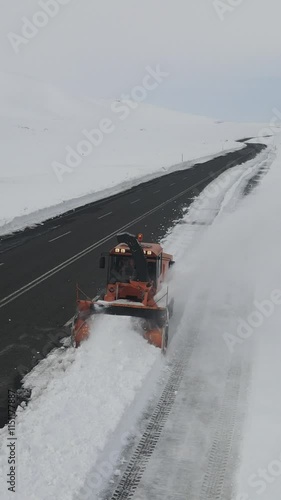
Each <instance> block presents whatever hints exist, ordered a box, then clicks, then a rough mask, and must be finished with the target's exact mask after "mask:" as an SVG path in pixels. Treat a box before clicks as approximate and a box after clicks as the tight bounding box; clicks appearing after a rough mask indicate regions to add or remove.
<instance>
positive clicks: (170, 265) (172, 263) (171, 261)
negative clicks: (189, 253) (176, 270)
mask: <svg viewBox="0 0 281 500" xmlns="http://www.w3.org/2000/svg"><path fill="white" fill-rule="evenodd" d="M174 264H175V261H174V260H170V262H169V268H171V267H173V266H174Z"/></svg>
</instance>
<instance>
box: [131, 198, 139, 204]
mask: <svg viewBox="0 0 281 500" xmlns="http://www.w3.org/2000/svg"><path fill="white" fill-rule="evenodd" d="M138 201H141V199H140V198H138V199H137V200H134V201H131V202H130V203H131V205H133V204H134V203H138Z"/></svg>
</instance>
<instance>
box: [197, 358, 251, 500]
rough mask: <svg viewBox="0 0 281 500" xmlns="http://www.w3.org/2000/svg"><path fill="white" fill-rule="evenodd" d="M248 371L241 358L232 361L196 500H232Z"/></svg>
mask: <svg viewBox="0 0 281 500" xmlns="http://www.w3.org/2000/svg"><path fill="white" fill-rule="evenodd" d="M248 381H249V368H248V367H247V366H246V365H245V364H244V363H243V361H241V359H235V360H233V362H232V364H231V366H230V369H229V371H228V376H227V380H226V385H225V392H224V398H223V401H222V405H221V408H220V412H219V415H218V420H217V426H216V430H215V434H214V440H213V443H212V445H211V448H210V451H209V454H208V458H207V466H206V474H205V477H204V480H203V484H202V488H201V495H200V500H224V499H226V498H232V495H231V493H232V491H231V490H232V478H233V472H234V471H235V466H236V464H237V452H238V447H239V441H240V438H241V432H242V427H243V420H244V413H243V409H245V406H246V405H245V403H246V401H245V399H246V397H247V396H246V394H247V385H248Z"/></svg>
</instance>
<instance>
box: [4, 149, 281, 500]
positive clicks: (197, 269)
mask: <svg viewBox="0 0 281 500" xmlns="http://www.w3.org/2000/svg"><path fill="white" fill-rule="evenodd" d="M275 155H276V153H275V150H274V148H273V147H272V146H271V147H270V148H269V149H268V150H267V151H264V152H262V153H261V154H260V155H259V156H258V157H257V158H256V159H255V160H253V161H251V162H248V163H247V164H245V165H241V166H239V167H235V168H234V169H232V170H231V171H230V172H226V173H225V174H223V175H222V176H221V177H220V178H219V179H217V180H216V181H214V182H213V183H212V184H211V185H210V186H208V187H207V188H206V190H205V191H204V192H203V193H202V195H201V196H200V197H199V198H198V199H196V200H195V202H194V203H193V205H192V207H191V208H190V210H188V212H187V213H186V215H185V217H184V219H183V221H180V223H179V224H178V225H177V226H176V227H175V228H174V229H173V230H172V231H171V232H170V234H169V235H168V236H167V237H166V238H165V241H164V244H165V250H166V251H168V252H171V253H173V254H174V255H175V258H176V260H177V263H178V266H176V268H175V271H174V277H173V280H172V283H171V286H172V287H173V289H174V293H175V296H176V299H177V300H176V303H177V311H178V313H179V314H182V315H183V319H182V325H184V326H185V328H186V326H188V330H187V333H188V331H190V330H189V329H191V328H196V326H197V327H198V325H200V329H201V330H202V331H203V332H205V337H206V340H207V342H206V344H204V343H203V344H202V345H201V348H202V353H203V352H205V351H206V350H208V353H207V354H209V355H210V356H209V357H208V362H207V364H206V367H207V369H206V372H205V376H209V377H213V378H212V383H213V389H215V387H216V385H215V383H216V382H215V381H216V378H215V377H214V373H215V370H216V369H217V366H219V364H220V363H221V362H222V360H223V365H226V364H227V360H228V359H229V357H230V356H231V354H232V352H231V349H232V348H234V352H236V351H235V349H236V343H234V347H233V345H232V344H229V342H228V341H227V340H226V337H225V334H228V335H232V336H233V338H235V339H236V340H237V339H238V341H237V348H238V347H239V349H240V350H242V353H243V351H244V350H245V354H246V357H248V359H249V363H252V364H253V379H252V384H251V391H250V396H249V409H248V416H247V422H246V425H245V434H244V440H243V446H242V452H241V457H240V470H239V474H238V477H237V488H236V491H237V498H235V500H238V499H239V500H252V499H254V498H256V495H257V490H255V489H254V488H253V487H249V486H248V484H247V481H248V478H249V476H250V475H251V474H258V471H259V468H264V467H269V468H270V471H271V469H272V462H273V461H274V460H280V454H281V450H280V442H281V439H280V438H281V431H280V422H279V421H280V410H281V407H280V402H279V397H278V396H279V381H280V375H281V373H280V371H281V368H280V361H279V351H280V345H279V344H280V340H279V338H280V333H279V329H280V328H279V325H280V320H281V317H280V315H281V309H280V307H281V306H280V307H277V306H276V307H275V308H274V314H272V315H271V317H269V318H264V320H263V322H262V325H261V328H260V329H259V330H258V329H256V330H255V331H254V332H253V334H252V335H251V336H250V338H249V339H246V340H245V341H243V342H241V338H240V339H239V337H237V331H238V327H239V322H240V321H241V320H244V321H245V320H246V321H247V320H248V318H249V315H251V313H252V312H253V311H254V310H255V309H254V308H255V304H254V303H255V301H256V300H258V301H259V302H261V301H263V300H268V299H269V298H270V297H271V296H272V292H273V291H274V290H278V289H280V288H281V286H280V283H281V271H280V266H279V256H280V250H281V233H280V231H279V219H280V210H281V206H280V205H281V199H280V181H281V173H280V172H281V171H280V160H281V142H280V144H279V143H278V154H277V157H276V159H275ZM272 163H273V165H272ZM271 165H272V166H271ZM261 167H262V168H264V169H265V170H266V169H268V168H269V167H271V168H270V170H269V173H267V175H266V176H265V177H264V178H263V179H262V182H261V185H260V186H259V187H258V188H257V189H256V190H255V191H254V192H253V194H251V195H249V196H248V197H247V198H245V199H243V198H242V193H243V189H244V187H245V185H246V183H247V180H248V179H249V177H250V176H252V175H253V174H255V173H257V172H258V171H259V170H260V168H261ZM181 328H182V327H181ZM176 338H177V335H176V334H175V339H176ZM227 338H229V337H227ZM203 340H204V337H203ZM235 342H236V341H235ZM204 346H205V347H204ZM230 346H231V347H230ZM213 359H214V360H215V363H214V364H212V363H213ZM205 361H206V360H205ZM161 365H162V363H161V355H160V351H159V350H157V349H155V348H154V347H152V346H149V345H148V344H147V343H146V342H145V341H144V340H143V339H142V338H141V337H140V336H138V335H137V334H136V332H133V331H132V329H131V328H130V325H129V323H128V321H127V320H126V319H122V318H117V319H113V318H100V319H98V320H97V321H96V324H95V326H94V335H92V337H91V338H90V340H89V341H88V342H87V343H85V344H83V345H82V347H81V349H79V350H78V351H74V350H73V349H69V350H67V351H56V352H54V353H53V354H51V355H50V356H48V358H47V359H46V360H44V361H43V362H41V363H40V364H39V365H38V366H37V367H36V368H35V369H34V370H33V372H32V373H31V374H30V375H29V376H28V377H27V379H26V386H27V387H28V386H29V387H32V388H33V397H32V400H31V402H30V404H29V405H28V407H27V408H26V409H25V410H23V411H21V412H20V413H19V415H18V418H17V427H16V429H17V430H16V433H17V438H18V441H17V456H18V464H17V467H18V478H17V481H18V491H20V498H21V500H25V499H28V500H38V499H39V498H40V500H47V499H48V500H49V499H50V498H59V499H60V500H66V499H67V500H71V499H74V498H80V497H79V495H80V493H79V492H81V491H82V490H83V488H84V487H85V481H86V485H87V486H86V493H85V496H83V498H87V496H86V495H87V492H88V496H89V497H90V493H91V491H92V490H91V488H92V489H93V488H94V487H95V485H94V484H92V483H91V484H90V485H89V483H88V482H87V475H89V476H90V477H92V475H93V474H94V471H95V464H97V463H98V462H99V460H100V456H101V455H102V454H103V453H104V450H105V449H106V447H107V446H108V443H109V442H110V440H111V438H112V436H113V435H114V433H115V432H117V429H118V427H119V426H120V422H122V420H123V419H124V418H125V419H128V421H129V425H130V419H131V407H132V405H133V404H134V403H135V402H136V401H137V400H138V397H139V395H140V393H141V392H142V393H143V394H142V405H143V406H144V405H145V403H146V402H147V400H148V398H149V397H150V396H151V391H152V390H153V388H152V386H153V384H151V378H150V377H151V376H153V377H154V378H155V377H156V375H155V373H156V374H159V373H160V367H161ZM193 369H194V370H195V369H196V366H195V367H193ZM155 370H156V372H155ZM198 370H200V366H198ZM153 374H154V375H153ZM201 375H202V373H201ZM156 378H157V377H156ZM0 437H1V445H0V471H1V472H0V492H1V493H0V499H1V500H2V498H3V500H4V499H5V500H6V499H7V498H9V497H8V496H7V493H6V491H7V490H6V478H5V471H6V469H7V447H6V443H7V441H6V438H7V428H5V429H3V430H2V431H0ZM123 444H124V443H123ZM121 447H122V446H121V444H119V446H118V447H117V448H116V449H115V450H113V451H116V453H117V454H118V452H119V451H120V449H121ZM111 468H112V464H111ZM273 469H274V466H273ZM274 471H275V476H274V479H273V472H272V471H271V472H270V474H271V475H270V476H269V480H268V483H267V484H266V492H265V496H264V498H266V499H267V500H276V498H279V497H280V491H281V479H280V478H281V472H280V475H277V476H276V463H275V469H274ZM89 476H88V477H89ZM89 487H90V490H89ZM260 487H261V485H260ZM239 492H241V495H240V493H239ZM77 495H78V496H77ZM83 495H84V493H83ZM239 495H240V497H239ZM245 495H246V496H245ZM247 495H248V496H247ZM261 498H262V496H261Z"/></svg>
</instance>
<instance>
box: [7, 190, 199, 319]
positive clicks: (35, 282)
mask: <svg viewBox="0 0 281 500" xmlns="http://www.w3.org/2000/svg"><path fill="white" fill-rule="evenodd" d="M201 182H202V180H201V181H200V182H198V183H197V184H195V185H194V186H193V188H194V187H196V186H197V185H198V184H201ZM190 189H191V188H190V187H188V188H187V189H185V190H184V191H181V192H180V193H178V194H176V195H175V196H173V197H172V198H170V199H168V200H166V201H164V202H163V203H160V204H159V205H157V206H156V207H154V208H152V209H151V210H148V212H145V213H144V214H142V215H140V216H139V217H137V218H136V219H133V220H131V221H130V222H128V224H125V226H122V227H120V228H118V229H116V230H115V231H113V232H112V233H110V234H109V235H107V236H105V237H104V238H102V239H101V240H99V241H97V242H95V243H93V244H92V245H90V246H89V247H87V248H84V250H81V252H78V253H77V254H75V255H73V256H72V257H70V258H69V259H67V260H65V261H64V262H61V264H59V265H58V266H56V267H53V269H50V270H49V271H47V272H46V273H44V274H42V275H41V276H38V278H36V279H35V280H33V281H31V282H30V283H27V284H26V285H24V286H22V287H21V288H19V289H18V290H15V291H14V292H13V293H11V294H10V295H7V297H4V298H3V299H1V300H0V309H1V308H2V307H4V306H6V305H7V304H9V303H10V302H12V301H13V300H15V299H17V298H18V297H20V296H21V295H23V294H24V293H26V292H28V291H29V290H31V289H32V288H34V287H36V286H37V285H39V284H40V283H42V282H43V281H45V280H47V279H49V278H51V276H53V275H54V274H57V273H58V272H59V271H61V270H62V269H64V268H66V267H68V266H69V265H71V264H73V262H76V261H77V260H79V259H81V258H82V257H84V256H85V255H87V254H88V253H90V252H92V251H93V250H95V249H96V248H98V247H100V246H101V245H102V244H103V243H106V242H107V241H109V240H111V239H112V238H113V237H114V236H116V234H118V233H119V232H121V231H125V229H128V228H129V227H131V226H132V225H133V224H136V223H137V222H140V221H141V220H143V219H145V217H147V216H148V215H151V214H153V213H155V212H157V211H158V210H160V209H161V208H163V207H165V206H166V205H168V204H169V203H171V202H172V201H174V200H176V199H177V198H180V197H181V196H183V195H184V194H186V193H188V191H190Z"/></svg>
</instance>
